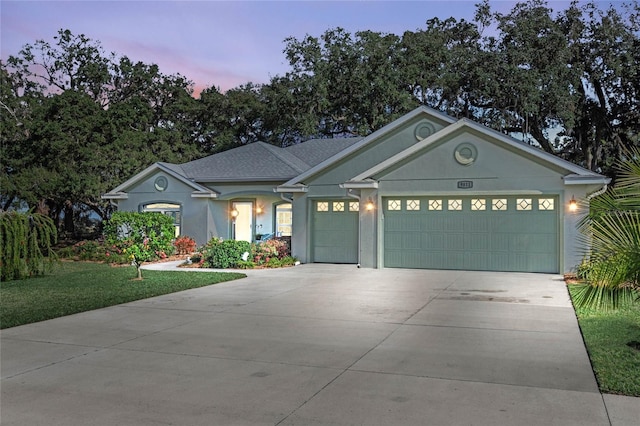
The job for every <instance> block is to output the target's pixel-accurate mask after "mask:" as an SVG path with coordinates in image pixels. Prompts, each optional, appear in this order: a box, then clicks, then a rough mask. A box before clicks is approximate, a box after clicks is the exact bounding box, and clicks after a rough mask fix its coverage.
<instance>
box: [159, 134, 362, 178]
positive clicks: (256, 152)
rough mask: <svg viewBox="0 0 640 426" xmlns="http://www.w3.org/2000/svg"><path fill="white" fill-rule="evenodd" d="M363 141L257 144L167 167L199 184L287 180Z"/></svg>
mask: <svg viewBox="0 0 640 426" xmlns="http://www.w3.org/2000/svg"><path fill="white" fill-rule="evenodd" d="M360 139H361V138H336V139H312V140H309V141H307V142H304V143H301V144H297V145H292V146H290V147H287V148H279V147H276V146H274V145H270V144H267V143H264V142H255V143H251V144H248V145H243V146H241V147H238V148H234V149H230V150H228V151H224V152H220V153H218V154H213V155H210V156H208V157H205V158H201V159H199V160H194V161H190V162H188V163H184V164H180V165H176V164H167V163H163V164H164V165H165V166H167V167H170V168H171V169H172V170H174V171H176V172H177V173H180V174H182V175H183V176H185V177H187V178H189V179H193V180H195V181H196V182H229V181H232V182H233V181H245V182H246V181H281V180H284V181H286V180H289V179H292V178H294V177H296V176H298V175H299V174H300V173H302V172H304V171H306V170H308V169H310V168H311V167H313V166H315V165H316V164H318V163H320V162H322V161H324V160H326V159H327V158H329V157H331V156H333V155H335V154H336V153H338V152H340V151H341V150H343V149H345V148H347V147H348V146H351V145H353V144H354V143H355V142H357V141H358V140H360Z"/></svg>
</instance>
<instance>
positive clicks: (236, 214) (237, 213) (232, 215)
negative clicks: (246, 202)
mask: <svg viewBox="0 0 640 426" xmlns="http://www.w3.org/2000/svg"><path fill="white" fill-rule="evenodd" d="M239 214H240V212H239V211H238V210H236V209H235V208H234V209H233V210H231V217H232V218H233V219H235V218H236V217H238V215H239Z"/></svg>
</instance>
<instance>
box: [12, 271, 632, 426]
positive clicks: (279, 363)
mask: <svg viewBox="0 0 640 426" xmlns="http://www.w3.org/2000/svg"><path fill="white" fill-rule="evenodd" d="M176 273H181V272H176ZM132 285H135V284H132ZM0 336H1V339H2V340H1V345H2V346H1V361H2V366H1V367H2V368H1V370H2V400H1V412H0V413H1V414H0V415H1V417H0V422H1V423H2V425H3V426H8V425H30V426H35V425H47V426H50V425H64V426H72V425H82V426H85V425H355V424H364V425H563V426H566V425H581V426H585V425H609V424H614V425H616V426H617V425H623V424H632V420H635V419H637V417H633V416H635V415H636V414H637V413H638V412H634V411H633V407H635V406H636V402H637V401H636V399H635V398H629V400H628V401H627V400H624V399H617V400H616V403H617V404H619V407H621V408H620V409H619V410H618V411H614V410H612V409H610V411H609V412H608V411H607V407H606V406H605V402H604V401H603V397H602V396H601V395H600V393H599V392H598V388H597V385H596V381H595V379H594V376H593V373H592V370H591V367H590V364H589V359H588V357H587V353H586V351H585V348H584V345H583V342H582V338H581V335H580V331H579V329H578V325H577V321H576V318H575V315H574V312H573V309H572V308H571V305H570V302H569V298H568V295H567V290H566V288H565V285H564V282H563V281H562V278H561V277H560V276H556V275H541V274H514V273H488V272H464V271H462V272H461V271H426V270H402V269H384V270H366V269H356V268H355V267H353V266H340V265H302V266H298V267H295V268H289V269H280V270H259V271H250V272H249V277H248V278H246V279H243V280H239V281H234V282H229V283H222V284H218V285H214V286H210V287H206V288H201V289H195V290H189V291H185V292H181V293H175V294H171V295H166V296H161V297H156V298H152V299H147V300H143V301H138V302H133V303H128V304H125V305H119V306H114V307H111V308H106V309H100V310H96V311H92V312H87V313H82V314H77V315H73V316H69V317H64V318H59V319H56V320H51V321H45V322H42V323H37V324H31V325H27V326H22V327H16V328H12V329H7V330H3V331H2V332H1V333H0ZM612 405H613V404H612ZM629 407H631V409H629ZM629 416H632V417H629ZM627 422H628V423H627Z"/></svg>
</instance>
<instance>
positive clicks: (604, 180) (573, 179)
mask: <svg viewBox="0 0 640 426" xmlns="http://www.w3.org/2000/svg"><path fill="white" fill-rule="evenodd" d="M562 179H563V180H564V184H565V185H567V186H569V185H607V184H608V183H609V182H611V179H610V178H608V177H606V176H580V175H575V174H574V175H568V176H564V177H563V178H562Z"/></svg>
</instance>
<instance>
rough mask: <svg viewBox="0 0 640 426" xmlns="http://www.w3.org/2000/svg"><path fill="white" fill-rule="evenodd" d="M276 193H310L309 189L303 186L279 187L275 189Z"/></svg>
mask: <svg viewBox="0 0 640 426" xmlns="http://www.w3.org/2000/svg"><path fill="white" fill-rule="evenodd" d="M273 191H274V192H285V193H286V192H308V191H309V187H308V186H307V185H303V184H295V185H279V186H276V187H275V188H273Z"/></svg>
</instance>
